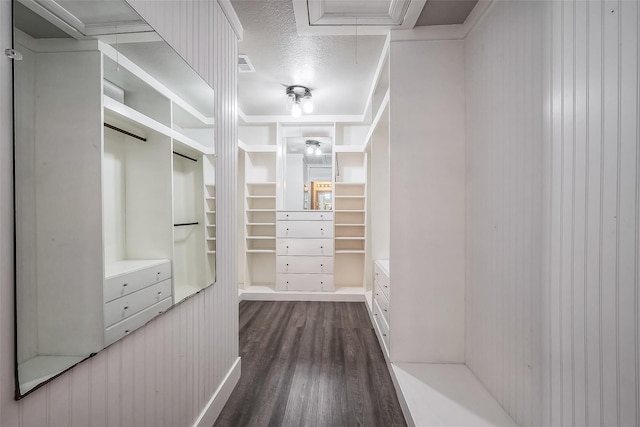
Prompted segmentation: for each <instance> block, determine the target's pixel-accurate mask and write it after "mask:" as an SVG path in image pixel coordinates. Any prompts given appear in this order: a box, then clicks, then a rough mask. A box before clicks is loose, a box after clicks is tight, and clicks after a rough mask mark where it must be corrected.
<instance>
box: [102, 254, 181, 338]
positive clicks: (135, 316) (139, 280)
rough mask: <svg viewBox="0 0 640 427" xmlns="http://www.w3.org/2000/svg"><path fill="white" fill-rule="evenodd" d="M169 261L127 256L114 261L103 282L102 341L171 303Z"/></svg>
mask: <svg viewBox="0 0 640 427" xmlns="http://www.w3.org/2000/svg"><path fill="white" fill-rule="evenodd" d="M171 295H172V286H171V262H170V261H169V260H128V261H121V262H119V263H114V264H113V265H112V266H111V267H110V271H107V278H106V280H105V282H104V299H105V308H104V320H105V323H104V324H105V327H106V328H105V345H109V344H111V343H113V342H115V341H117V340H119V339H120V338H122V337H123V336H125V335H127V334H128V333H129V332H131V331H133V330H135V329H137V328H139V327H140V326H142V325H144V324H145V323H147V322H148V321H149V320H151V319H153V318H154V317H155V316H157V315H158V314H160V313H162V312H164V311H165V310H167V309H168V308H169V307H171V305H172V303H173V301H172V298H171Z"/></svg>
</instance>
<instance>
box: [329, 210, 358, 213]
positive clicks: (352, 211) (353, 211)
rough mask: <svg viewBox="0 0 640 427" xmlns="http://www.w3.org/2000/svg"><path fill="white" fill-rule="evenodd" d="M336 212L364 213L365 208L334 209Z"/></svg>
mask: <svg viewBox="0 0 640 427" xmlns="http://www.w3.org/2000/svg"><path fill="white" fill-rule="evenodd" d="M333 211H334V212H335V213H364V212H366V211H365V210H364V209H334V210H333Z"/></svg>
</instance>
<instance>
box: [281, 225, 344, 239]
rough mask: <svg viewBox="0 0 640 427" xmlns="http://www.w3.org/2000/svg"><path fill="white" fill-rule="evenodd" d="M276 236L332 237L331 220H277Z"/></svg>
mask: <svg viewBox="0 0 640 427" xmlns="http://www.w3.org/2000/svg"><path fill="white" fill-rule="evenodd" d="M276 237H281V238H289V237H291V238H307V239H326V238H333V221H278V225H277V226H276Z"/></svg>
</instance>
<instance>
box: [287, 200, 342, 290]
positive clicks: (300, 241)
mask: <svg viewBox="0 0 640 427" xmlns="http://www.w3.org/2000/svg"><path fill="white" fill-rule="evenodd" d="M276 218H277V221H276V290H279V291H311V292H321V291H333V289H334V286H333V256H334V255H333V250H334V243H333V212H324V211H323V212H313V211H304V212H299V211H280V212H278V213H277V215H276Z"/></svg>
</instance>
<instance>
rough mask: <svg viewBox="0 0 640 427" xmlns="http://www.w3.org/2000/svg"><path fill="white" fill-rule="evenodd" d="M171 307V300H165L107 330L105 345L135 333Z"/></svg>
mask: <svg viewBox="0 0 640 427" xmlns="http://www.w3.org/2000/svg"><path fill="white" fill-rule="evenodd" d="M170 307H171V298H165V299H164V300H162V301H160V302H159V303H157V304H154V305H152V306H151V307H149V308H147V309H144V310H142V311H140V312H138V313H136V314H134V315H133V316H131V317H129V318H127V319H125V320H123V321H121V322H118V323H116V324H115V325H113V326H111V327H109V328H107V329H106V330H105V332H104V340H105V345H109V344H113V343H114V342H116V341H118V340H119V339H120V338H122V337H124V336H125V335H128V334H129V333H131V332H133V331H135V330H136V329H138V328H139V327H141V326H143V325H144V324H145V323H147V322H148V321H150V320H151V319H153V318H154V317H156V316H157V315H158V314H160V313H164V312H165V311H166V310H167V309H169V308H170Z"/></svg>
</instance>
